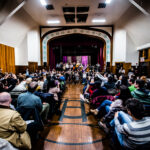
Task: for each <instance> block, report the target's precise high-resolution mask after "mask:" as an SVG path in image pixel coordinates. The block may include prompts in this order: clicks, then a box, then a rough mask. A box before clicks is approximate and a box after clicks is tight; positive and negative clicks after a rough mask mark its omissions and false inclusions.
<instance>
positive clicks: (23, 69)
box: [15, 66, 29, 75]
mask: <svg viewBox="0 0 150 150" xmlns="http://www.w3.org/2000/svg"><path fill="white" fill-rule="evenodd" d="M15 68H16V74H17V75H18V74H19V73H22V74H24V73H26V69H27V68H29V67H28V66H15Z"/></svg>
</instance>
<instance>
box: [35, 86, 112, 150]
mask: <svg viewBox="0 0 150 150" xmlns="http://www.w3.org/2000/svg"><path fill="white" fill-rule="evenodd" d="M67 87H68V88H67V89H66V92H65V93H64V95H63V102H62V104H61V110H62V113H61V115H54V117H53V118H52V121H51V123H50V124H49V125H47V126H46V127H45V129H44V131H43V133H42V138H41V139H40V140H39V141H38V142H37V144H36V145H35V146H34V150H110V148H109V144H108V138H107V137H106V135H105V133H104V132H103V131H102V130H101V129H99V127H98V126H97V120H96V119H95V117H94V116H93V115H89V113H88V112H89V105H88V104H86V103H83V102H81V101H80V93H81V92H82V89H83V85H81V84H76V85H75V84H68V85H67Z"/></svg>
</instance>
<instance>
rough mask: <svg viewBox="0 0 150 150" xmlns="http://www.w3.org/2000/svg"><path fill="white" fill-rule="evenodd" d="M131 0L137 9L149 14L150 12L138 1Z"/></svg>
mask: <svg viewBox="0 0 150 150" xmlns="http://www.w3.org/2000/svg"><path fill="white" fill-rule="evenodd" d="M129 2H130V3H131V4H132V5H134V6H135V7H136V8H137V9H139V10H140V11H141V12H142V13H143V14H144V15H146V16H149V15H150V14H149V13H148V12H147V11H146V10H145V9H144V8H143V7H142V6H140V5H139V4H138V3H137V2H135V1H134V0H129Z"/></svg>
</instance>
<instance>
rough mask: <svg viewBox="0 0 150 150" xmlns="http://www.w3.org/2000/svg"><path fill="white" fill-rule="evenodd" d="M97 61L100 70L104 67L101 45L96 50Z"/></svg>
mask: <svg viewBox="0 0 150 150" xmlns="http://www.w3.org/2000/svg"><path fill="white" fill-rule="evenodd" d="M97 62H98V63H99V64H100V66H101V71H102V70H103V68H104V58H103V45H102V46H101V47H100V49H99V51H98V56H97Z"/></svg>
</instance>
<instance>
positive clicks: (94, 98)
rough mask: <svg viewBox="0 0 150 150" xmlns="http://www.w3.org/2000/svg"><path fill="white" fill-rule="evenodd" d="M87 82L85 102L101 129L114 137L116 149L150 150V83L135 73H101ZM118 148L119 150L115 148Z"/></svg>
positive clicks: (113, 141) (83, 97)
mask: <svg viewBox="0 0 150 150" xmlns="http://www.w3.org/2000/svg"><path fill="white" fill-rule="evenodd" d="M93 75H94V76H89V77H88V78H87V79H86V85H85V86H84V88H83V93H82V94H81V95H80V98H81V100H82V101H84V102H86V103H89V105H90V108H91V109H90V113H92V114H93V115H95V116H97V118H98V120H99V122H98V125H99V127H100V128H101V129H103V130H104V131H105V132H106V134H108V135H109V136H111V139H112V143H113V144H114V145H112V147H115V148H114V149H122V148H123V149H125V150H127V149H136V150H137V149H144V150H145V149H149V148H150V117H149V116H150V81H149V80H148V79H147V78H146V76H141V77H137V76H135V75H134V72H132V73H131V72H130V73H129V76H127V75H125V74H124V73H122V74H119V75H118V76H119V77H117V75H114V74H112V73H107V72H105V73H104V74H103V75H102V74H100V73H99V72H96V73H95V74H93ZM116 146H117V147H116Z"/></svg>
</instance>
